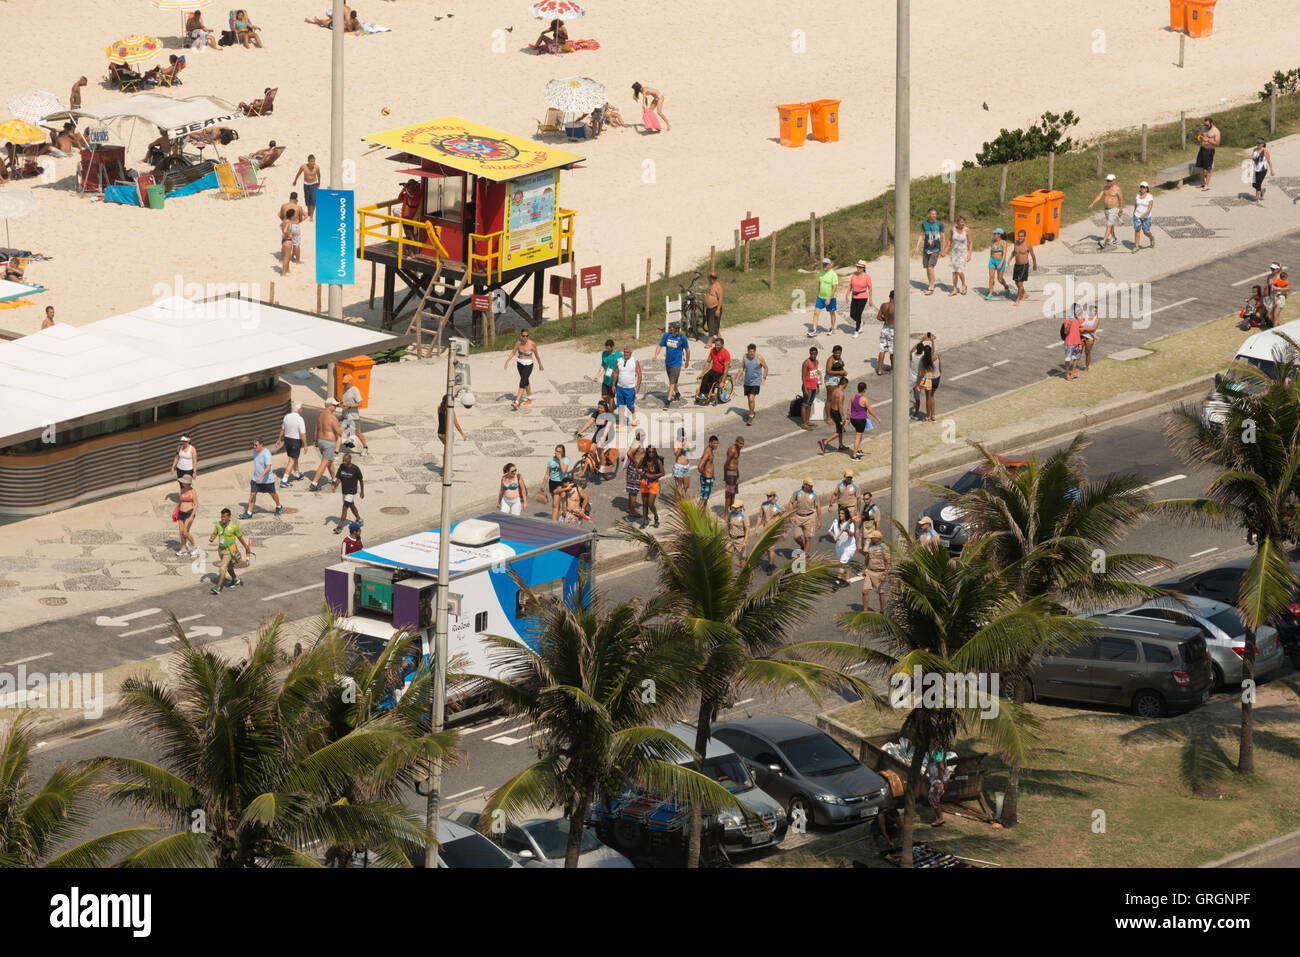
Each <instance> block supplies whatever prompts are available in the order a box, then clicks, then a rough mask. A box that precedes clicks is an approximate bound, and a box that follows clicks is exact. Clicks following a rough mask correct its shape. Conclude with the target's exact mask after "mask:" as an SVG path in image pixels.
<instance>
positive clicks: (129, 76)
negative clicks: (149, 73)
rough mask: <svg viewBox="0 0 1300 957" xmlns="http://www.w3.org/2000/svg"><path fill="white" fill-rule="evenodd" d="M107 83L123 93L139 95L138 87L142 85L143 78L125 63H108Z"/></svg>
mask: <svg viewBox="0 0 1300 957" xmlns="http://www.w3.org/2000/svg"><path fill="white" fill-rule="evenodd" d="M108 82H109V83H111V84H113V85H114V86H116V87H117V88H118V89H119V90H121V91H122V92H123V93H139V92H140V87H141V86H142V85H143V84H144V77H143V76H141V75H140V74H139V73H136V72H135V70H133V69H131V68H130V67H129V66H127V65H126V64H125V63H110V64H109V65H108Z"/></svg>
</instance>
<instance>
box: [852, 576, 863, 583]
mask: <svg viewBox="0 0 1300 957" xmlns="http://www.w3.org/2000/svg"><path fill="white" fill-rule="evenodd" d="M860 581H862V576H861V575H854V576H853V577H852V578H850V579H849V584H850V585H852V584H853V583H854V582H860Z"/></svg>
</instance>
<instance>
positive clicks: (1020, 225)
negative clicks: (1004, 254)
mask: <svg viewBox="0 0 1300 957" xmlns="http://www.w3.org/2000/svg"><path fill="white" fill-rule="evenodd" d="M1043 192H1045V190H1041V191H1039V192H1037V193H1025V194H1024V195H1022V196H1017V197H1016V198H1015V199H1013V200H1012V201H1011V210H1012V212H1013V213H1015V224H1014V226H1013V227H1012V230H1011V233H1012V235H1011V239H1012V241H1014V240H1015V239H1016V237H1017V236H1019V234H1020V231H1021V230H1022V229H1023V230H1024V231H1025V240H1026V241H1027V242H1028V243H1029V245H1031V246H1037V245H1039V244H1040V243H1042V241H1043V210H1045V209H1046V208H1047V202H1046V200H1045V199H1044V198H1043V196H1042V193H1043Z"/></svg>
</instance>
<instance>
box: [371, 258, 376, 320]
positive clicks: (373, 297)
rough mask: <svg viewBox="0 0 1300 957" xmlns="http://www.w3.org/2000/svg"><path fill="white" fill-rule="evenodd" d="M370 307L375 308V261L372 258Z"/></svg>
mask: <svg viewBox="0 0 1300 957" xmlns="http://www.w3.org/2000/svg"><path fill="white" fill-rule="evenodd" d="M370 308H371V309H374V308H375V261H374V260H373V259H372V260H370Z"/></svg>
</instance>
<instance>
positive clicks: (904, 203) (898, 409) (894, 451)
mask: <svg viewBox="0 0 1300 957" xmlns="http://www.w3.org/2000/svg"><path fill="white" fill-rule="evenodd" d="M909 4H910V0H897V6H898V14H897V27H896V36H897V45H898V51H897V54H896V56H895V64H894V342H895V345H894V368H893V389H892V391H891V395H892V397H893V408H891V409H890V429H891V431H890V436H889V438H890V460H889V487H890V492H889V495H890V506H889V510H890V514H891V515H892V516H893V518H894V520H895V521H896V522H898V523H900V524H901V525H902V526H903V527H904V528H910V525H909V518H908V516H909V515H910V514H911V512H910V510H909V507H908V506H909V503H908V487H907V483H908V478H907V465H908V429H909V427H910V425H911V421H912V416H911V409H912V401H911V396H910V395H908V392H909V389H908V381H907V379H908V376H907V369H908V365H909V363H910V359H911V356H910V353H911V344H912V343H911V331H912V330H911V316H910V314H909V311H908V292H909V289H910V285H911V282H910V279H909V276H908V272H909V266H910V263H909V261H908V252H909V249H908V243H909V242H910V241H911V210H910V206H911V200H912V188H911V168H910V167H911V116H910V115H909V112H910V109H911V107H910V104H909V100H910V97H909V91H908V83H909V79H908V69H909V66H910V63H909V61H910V49H911V38H910V32H911V24H910V23H909V20H910V11H909ZM900 350H901V351H900ZM900 359H901V360H902V361H901V365H900Z"/></svg>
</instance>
